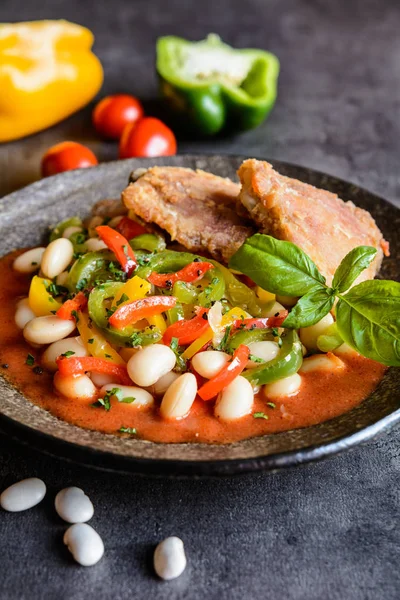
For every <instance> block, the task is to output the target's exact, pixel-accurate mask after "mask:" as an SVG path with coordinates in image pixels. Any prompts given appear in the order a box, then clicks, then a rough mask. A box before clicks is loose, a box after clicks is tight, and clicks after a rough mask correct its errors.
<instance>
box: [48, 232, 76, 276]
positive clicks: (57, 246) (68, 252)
mask: <svg viewBox="0 0 400 600" xmlns="http://www.w3.org/2000/svg"><path fill="white" fill-rule="evenodd" d="M73 256H74V247H73V245H72V243H71V242H70V241H69V240H67V239H65V238H58V239H57V240H54V241H53V242H50V244H49V245H48V246H47V248H46V250H45V251H44V253H43V257H42V264H41V269H42V273H43V274H44V275H45V276H46V277H49V278H50V279H53V277H57V275H59V274H60V273H62V272H63V271H65V269H66V268H67V267H68V265H69V263H70V262H71V260H72V258H73Z"/></svg>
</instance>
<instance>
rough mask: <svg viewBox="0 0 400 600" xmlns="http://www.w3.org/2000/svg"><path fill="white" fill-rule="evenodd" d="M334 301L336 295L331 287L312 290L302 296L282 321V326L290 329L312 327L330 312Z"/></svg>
mask: <svg viewBox="0 0 400 600" xmlns="http://www.w3.org/2000/svg"><path fill="white" fill-rule="evenodd" d="M334 302H335V296H333V295H332V293H330V290H329V289H325V288H322V289H317V290H312V291H311V292H308V294H305V296H303V297H302V298H300V300H299V301H298V302H297V304H296V305H295V306H294V307H293V308H292V310H291V311H290V313H289V315H288V316H287V317H286V319H285V320H284V322H283V323H282V327H290V329H299V328H300V327H310V325H314V324H315V323H317V322H318V321H320V320H321V319H322V317H324V316H325V315H326V314H328V312H329V311H330V310H331V308H332V306H333V304H334Z"/></svg>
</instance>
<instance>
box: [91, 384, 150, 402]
mask: <svg viewBox="0 0 400 600" xmlns="http://www.w3.org/2000/svg"><path fill="white" fill-rule="evenodd" d="M114 388H118V400H119V401H120V402H122V401H123V400H124V399H125V398H135V400H134V401H133V402H129V403H128V402H127V403H126V406H131V407H132V408H143V407H144V406H152V405H153V404H154V398H153V396H152V395H151V394H150V393H149V392H148V391H147V390H144V389H142V388H139V387H135V386H133V385H119V384H118V383H107V385H103V387H102V388H101V390H100V393H101V395H102V396H104V395H105V394H106V393H107V392H110V391H111V390H112V389H114Z"/></svg>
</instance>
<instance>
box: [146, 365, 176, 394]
mask: <svg viewBox="0 0 400 600" xmlns="http://www.w3.org/2000/svg"><path fill="white" fill-rule="evenodd" d="M178 377H179V373H174V371H170V372H169V373H166V374H165V375H163V376H162V377H160V379H157V381H156V382H155V384H154V385H152V386H151V387H150V389H149V392H150V393H151V394H154V395H155V396H163V395H164V394H165V392H166V391H167V389H168V388H169V386H170V385H171V383H173V382H174V381H175V379H178Z"/></svg>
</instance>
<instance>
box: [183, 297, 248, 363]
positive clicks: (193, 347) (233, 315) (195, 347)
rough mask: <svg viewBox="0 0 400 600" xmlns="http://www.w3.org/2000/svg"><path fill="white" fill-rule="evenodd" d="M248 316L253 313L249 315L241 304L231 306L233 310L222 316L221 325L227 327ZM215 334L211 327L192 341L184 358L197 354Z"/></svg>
mask: <svg viewBox="0 0 400 600" xmlns="http://www.w3.org/2000/svg"><path fill="white" fill-rule="evenodd" d="M248 316H251V315H249V314H248V313H247V312H246V311H245V310H243V309H242V308H239V306H235V307H234V308H231V310H229V311H228V312H227V313H226V314H225V315H224V316H223V317H222V321H221V327H227V326H228V325H232V323H233V322H234V321H236V319H241V318H242V317H243V319H246V318H247V317H248ZM213 335H214V332H213V330H212V329H211V327H209V328H208V329H207V330H206V331H205V332H204V333H203V335H201V336H200V337H199V338H197V340H195V341H194V342H192V343H191V344H190V346H188V347H187V348H186V350H185V352H184V353H183V354H182V356H183V358H186V359H189V358H192V356H194V355H195V354H197V352H198V351H199V350H201V348H202V347H203V346H204V345H205V344H207V342H211V340H212V339H213Z"/></svg>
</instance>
